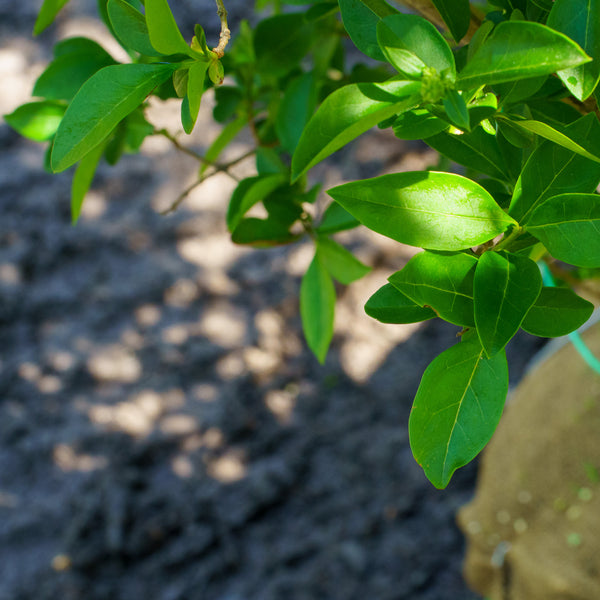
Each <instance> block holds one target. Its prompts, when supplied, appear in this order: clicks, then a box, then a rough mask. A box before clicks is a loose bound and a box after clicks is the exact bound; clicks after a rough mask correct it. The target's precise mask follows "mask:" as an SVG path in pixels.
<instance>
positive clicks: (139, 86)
mask: <svg viewBox="0 0 600 600" xmlns="http://www.w3.org/2000/svg"><path fill="white" fill-rule="evenodd" d="M174 70H175V67H174V66H173V65H156V64H155V65H143V64H129V65H113V66H111V67H105V68H104V69H100V71H98V72H97V73H95V74H94V75H92V77H90V79H88V80H87V81H86V82H85V83H84V84H83V86H82V87H81V89H80V90H79V92H78V93H77V95H76V96H75V98H73V101H72V102H71V104H70V105H69V107H68V108H67V111H66V112H65V116H64V117H63V120H62V121H61V124H60V126H59V128H58V131H57V132H56V139H55V141H54V148H53V150H52V169H53V170H54V172H60V171H64V170H65V169H67V168H68V167H70V166H71V165H73V164H75V163H76V162H77V161H79V160H80V159H81V158H83V157H84V156H85V155H86V154H88V152H90V151H91V150H92V149H93V148H95V147H96V146H97V145H98V144H99V143H100V142H101V141H102V140H104V139H105V138H106V137H107V136H108V135H109V134H110V132H111V131H112V130H113V129H114V128H115V127H116V125H117V124H118V123H119V121H121V119H123V118H125V117H126V116H127V115H128V114H129V113H130V112H132V111H133V110H135V109H136V108H137V107H138V106H139V105H140V104H141V103H142V102H143V101H144V100H145V99H146V97H147V96H148V95H149V94H150V93H151V92H152V90H153V89H154V88H155V87H156V86H157V85H159V84H161V83H162V82H163V81H165V80H166V79H168V78H169V77H170V76H171V74H172V73H173V71H174Z"/></svg>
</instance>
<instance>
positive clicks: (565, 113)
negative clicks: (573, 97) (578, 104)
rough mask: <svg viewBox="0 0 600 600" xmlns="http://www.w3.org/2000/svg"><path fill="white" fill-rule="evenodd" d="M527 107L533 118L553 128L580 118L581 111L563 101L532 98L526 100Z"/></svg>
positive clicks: (561, 126) (563, 125) (562, 126)
mask: <svg viewBox="0 0 600 600" xmlns="http://www.w3.org/2000/svg"><path fill="white" fill-rule="evenodd" d="M527 107H528V108H529V110H530V111H531V116H532V117H533V118H534V119H537V120H538V121H543V122H544V123H548V125H552V127H555V128H556V127H558V128H561V129H562V128H564V127H565V126H566V125H570V124H571V123H573V122H574V121H577V119H580V118H581V113H580V112H579V111H578V110H577V109H576V108H575V107H573V106H570V105H568V104H565V103H564V102H554V101H547V100H534V101H530V102H528V103H527Z"/></svg>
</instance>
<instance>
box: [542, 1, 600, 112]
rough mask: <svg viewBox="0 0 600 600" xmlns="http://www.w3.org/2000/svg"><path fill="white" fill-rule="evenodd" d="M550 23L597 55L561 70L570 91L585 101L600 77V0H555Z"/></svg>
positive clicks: (559, 74) (548, 22)
mask: <svg viewBox="0 0 600 600" xmlns="http://www.w3.org/2000/svg"><path fill="white" fill-rule="evenodd" d="M547 25H548V27H552V28H553V29H556V30H557V31H560V32H561V33H564V34H565V35H567V36H569V37H570V38H571V39H572V40H573V41H575V42H577V43H578V44H579V45H580V46H581V47H582V48H583V50H585V52H586V53H587V54H589V55H590V56H591V57H592V58H593V59H594V60H593V61H592V62H589V63H586V64H584V65H580V66H578V67H573V68H571V69H565V70H563V71H559V72H558V76H559V77H560V78H561V79H562V81H563V83H564V84H565V85H566V86H567V88H568V89H569V91H570V92H571V93H572V94H573V95H574V96H575V97H576V98H578V99H579V100H582V101H583V100H585V99H586V98H588V97H589V96H590V95H591V94H592V92H593V91H594V88H595V87H596V85H597V84H598V81H599V80H600V0H556V1H555V2H554V4H553V5H552V10H551V11H550V14H549V15H548V21H547Z"/></svg>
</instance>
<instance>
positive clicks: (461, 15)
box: [433, 0, 471, 42]
mask: <svg viewBox="0 0 600 600" xmlns="http://www.w3.org/2000/svg"><path fill="white" fill-rule="evenodd" d="M433 4H434V5H435V7H436V8H437V9H438V11H439V13H440V15H441V16H442V19H444V23H446V25H447V26H448V29H449V30H450V33H451V34H452V37H453V38H454V39H455V40H456V41H457V42H460V40H462V38H463V37H464V36H465V35H466V33H467V31H468V30H469V24H470V23H471V7H470V4H469V0H433Z"/></svg>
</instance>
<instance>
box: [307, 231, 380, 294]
mask: <svg viewBox="0 0 600 600" xmlns="http://www.w3.org/2000/svg"><path fill="white" fill-rule="evenodd" d="M317 252H318V254H319V258H320V260H321V262H322V263H323V265H324V266H325V268H326V269H327V271H328V272H329V274H330V275H331V276H332V277H333V278H334V279H335V280H336V281H339V282H340V283H343V284H344V285H348V284H349V283H352V282H353V281H356V280H357V279H360V278H361V277H364V276H365V275H366V274H367V273H368V272H369V271H370V270H371V267H367V265H365V264H363V263H361V262H360V260H358V259H357V258H356V257H355V256H354V255H353V254H352V253H351V252H349V251H348V250H346V248H344V247H343V246H340V245H339V244H338V243H337V242H335V241H334V240H332V239H330V238H327V237H319V238H317Z"/></svg>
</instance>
